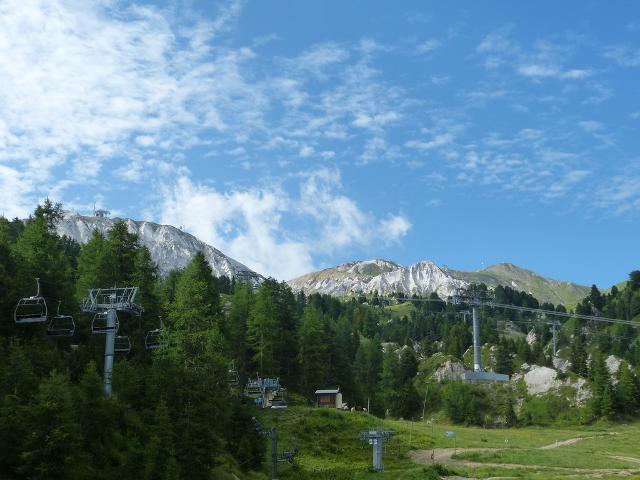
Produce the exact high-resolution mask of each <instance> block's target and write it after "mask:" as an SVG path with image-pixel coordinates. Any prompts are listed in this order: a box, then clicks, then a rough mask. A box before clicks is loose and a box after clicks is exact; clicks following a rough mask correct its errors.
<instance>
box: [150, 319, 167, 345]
mask: <svg viewBox="0 0 640 480" xmlns="http://www.w3.org/2000/svg"><path fill="white" fill-rule="evenodd" d="M166 346H167V343H166V341H165V339H164V336H163V325H162V317H160V328H154V329H153V330H149V331H147V334H146V335H145V336H144V348H146V349H147V350H155V349H157V348H164V347H166Z"/></svg>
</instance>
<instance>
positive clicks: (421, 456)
mask: <svg viewBox="0 0 640 480" xmlns="http://www.w3.org/2000/svg"><path fill="white" fill-rule="evenodd" d="M608 435H615V433H609V434H608ZM588 438H594V437H576V438H569V439H567V440H562V441H559V442H554V443H552V444H550V445H544V446H542V447H539V449H540V450H550V449H553V448H559V447H563V446H567V445H573V444H575V443H578V442H579V441H581V440H585V439H588ZM500 450H505V449H504V448H435V449H431V450H413V451H411V452H409V458H410V459H411V460H412V461H413V462H415V463H418V464H422V465H431V464H434V463H439V464H442V465H450V466H452V467H467V468H482V467H492V468H507V469H525V470H556V471H565V472H567V473H570V472H572V473H576V474H581V475H584V474H591V475H594V476H600V475H603V474H608V475H624V476H626V475H631V474H634V473H637V472H638V470H636V469H629V468H601V469H597V468H593V469H592V468H573V467H554V466H549V465H529V464H513V463H487V462H473V461H469V460H463V459H454V458H453V456H454V455H457V454H460V453H468V452H492V451H500ZM609 457H611V458H615V459H617V460H623V461H628V462H633V463H639V464H640V458H635V457H625V456H618V455H609ZM591 475H588V476H591ZM505 478H506V477H505Z"/></svg>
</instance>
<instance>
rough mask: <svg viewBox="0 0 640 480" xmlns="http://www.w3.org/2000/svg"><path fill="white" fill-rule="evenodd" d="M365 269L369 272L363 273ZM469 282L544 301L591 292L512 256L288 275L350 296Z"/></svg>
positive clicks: (295, 283)
mask: <svg viewBox="0 0 640 480" xmlns="http://www.w3.org/2000/svg"><path fill="white" fill-rule="evenodd" d="M372 264H373V265H376V266H379V267H380V268H379V271H378V272H376V271H375V269H374V270H370V269H369V268H367V266H368V265H372ZM363 267H364V268H363ZM383 267H384V268H383ZM363 271H366V272H369V273H368V274H367V273H362V272H363ZM470 283H485V284H486V285H487V286H489V287H492V288H495V287H496V286H498V285H503V286H508V287H511V288H513V289H516V290H522V291H525V292H527V293H530V294H532V295H533V296H534V297H536V298H537V299H538V300H539V301H540V302H550V303H554V304H558V303H562V304H565V305H566V304H575V303H577V302H579V301H580V300H581V299H582V298H584V297H585V296H586V295H588V293H589V288H588V287H586V286H583V285H578V284H576V283H574V282H565V281H560V280H555V279H551V278H547V277H544V276H542V275H539V274H538V273H536V272H533V271H532V270H528V269H525V268H522V267H519V266H517V265H515V264H513V263H508V262H504V263H497V264H495V265H491V266H489V267H487V268H484V269H480V270H476V271H473V272H464V271H460V270H454V269H450V268H448V267H446V266H442V267H441V266H438V265H437V264H435V263H434V262H432V261H430V260H422V261H419V262H416V263H413V264H411V265H408V266H405V265H401V264H399V263H396V262H393V261H390V260H384V259H373V260H365V261H353V262H348V263H344V264H341V265H337V266H336V267H330V268H326V269H323V270H320V271H318V272H310V273H308V274H305V275H302V276H300V277H297V278H294V279H291V280H289V281H288V284H289V285H290V286H291V288H293V289H294V290H301V291H304V292H305V293H307V294H309V293H326V294H329V295H334V296H346V295H351V294H360V293H364V294H367V293H373V292H374V291H377V292H378V293H379V294H381V295H387V294H391V293H394V292H401V293H404V294H405V295H412V294H414V293H415V294H418V295H428V294H430V293H433V292H435V293H437V294H438V295H439V296H440V297H441V298H446V297H447V296H449V295H451V294H453V292H454V291H455V289H457V288H460V287H464V286H466V285H468V284H470Z"/></svg>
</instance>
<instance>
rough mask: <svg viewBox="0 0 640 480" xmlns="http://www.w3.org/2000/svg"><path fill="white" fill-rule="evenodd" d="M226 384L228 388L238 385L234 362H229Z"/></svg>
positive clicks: (238, 379) (238, 376) (238, 380)
mask: <svg viewBox="0 0 640 480" xmlns="http://www.w3.org/2000/svg"><path fill="white" fill-rule="evenodd" d="M227 384H228V385H229V386H230V387H237V386H238V385H240V375H238V371H237V370H236V366H235V362H231V365H230V366H229V370H228V371H227Z"/></svg>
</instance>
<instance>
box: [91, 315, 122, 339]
mask: <svg viewBox="0 0 640 480" xmlns="http://www.w3.org/2000/svg"><path fill="white" fill-rule="evenodd" d="M119 327H120V322H119V321H118V317H117V316H116V324H115V325H114V326H113V327H110V326H109V321H108V312H98V313H96V314H95V315H94V316H93V320H92V321H91V333H95V334H102V333H109V332H113V331H116V332H117V331H118V328H119Z"/></svg>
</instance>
